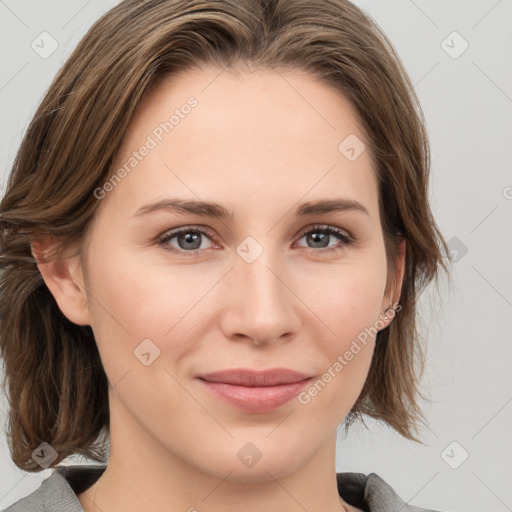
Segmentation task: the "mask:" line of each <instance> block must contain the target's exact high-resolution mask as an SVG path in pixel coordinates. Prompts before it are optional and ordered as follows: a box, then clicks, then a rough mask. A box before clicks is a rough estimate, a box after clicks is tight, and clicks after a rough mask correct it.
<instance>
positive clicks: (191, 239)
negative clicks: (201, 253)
mask: <svg viewBox="0 0 512 512" xmlns="http://www.w3.org/2000/svg"><path fill="white" fill-rule="evenodd" d="M200 236H201V235H200V233H194V234H192V233H191V232H188V233H185V234H182V235H181V236H180V237H178V240H179V241H182V240H185V244H190V243H191V244H192V247H190V245H186V246H185V247H183V246H182V244H181V243H180V244H179V245H180V247H181V248H182V249H199V247H200V246H201V240H200Z"/></svg>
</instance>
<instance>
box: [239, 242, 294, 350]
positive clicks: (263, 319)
mask: <svg viewBox="0 0 512 512" xmlns="http://www.w3.org/2000/svg"><path fill="white" fill-rule="evenodd" d="M248 238H250V237H248ZM237 253H238V254H237V256H236V259H235V264H234V267H235V268H234V275H233V279H234V283H232V285H233V287H234V288H233V290H232V293H233V298H234V302H232V308H233V311H234V313H233V311H232V314H233V315H234V316H232V317H231V318H236V320H235V321H234V323H233V324H232V325H231V327H230V329H232V330H233V329H234V330H236V331H237V334H245V335H246V336H249V337H251V338H253V339H255V340H258V341H271V340H272V339H276V338H278V337H280V336H281V335H283V334H285V333H286V332H289V331H291V330H293V329H294V322H293V318H294V315H293V304H292V303H291V301H293V294H292V293H291V292H290V291H289V290H288V289H287V287H286V285H285V284H284V282H286V277H285V276H284V275H282V274H283V270H282V269H283V268H284V267H283V265H282V259H281V258H280V257H279V254H278V253H277V252H276V251H274V250H272V249H270V248H269V247H267V248H265V247H263V243H261V242H257V241H256V240H255V239H252V240H251V239H249V240H247V239H246V240H245V241H244V242H242V243H241V244H240V245H239V246H238V247H237ZM283 281H284V282H283Z"/></svg>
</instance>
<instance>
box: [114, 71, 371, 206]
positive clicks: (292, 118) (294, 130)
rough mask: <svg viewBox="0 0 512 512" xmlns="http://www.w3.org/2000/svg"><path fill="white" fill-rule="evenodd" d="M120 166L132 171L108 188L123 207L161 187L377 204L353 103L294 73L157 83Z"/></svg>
mask: <svg viewBox="0 0 512 512" xmlns="http://www.w3.org/2000/svg"><path fill="white" fill-rule="evenodd" d="M192 105H193V106H192ZM345 141H348V142H345ZM347 145H348V146H351V147H352V148H353V149H355V151H356V152H357V153H359V152H360V154H356V156H357V158H355V159H354V158H353V156H354V155H353V153H354V152H352V153H347V152H346V149H347V147H348V146H347ZM144 146H146V147H148V148H149V150H144V151H143V153H144V156H142V157H141V156H140V155H137V156H134V154H135V153H141V151H139V150H141V149H143V147H144ZM365 146H366V149H365V150H363V148H365ZM348 149H351V148H350V147H349V148H348ZM130 159H131V162H130ZM134 159H137V161H136V162H135V161H134ZM127 163H128V165H127ZM130 163H131V164H135V165H133V167H132V166H131V165H130ZM121 166H124V167H125V168H126V169H128V168H130V169H129V172H127V173H124V174H125V175H126V177H124V178H123V179H122V181H121V183H119V184H118V185H116V187H115V190H114V192H111V193H109V194H107V199H108V201H115V202H118V207H119V208H123V207H125V208H128V207H130V208H132V209H133V208H135V207H136V206H137V205H140V203H141V202H142V201H143V200H149V199H153V198H157V197H159V196H160V195H162V194H163V193H165V192H166V191H169V192H171V191H172V192H173V195H174V196H176V195H180V194H181V195H183V196H186V197H192V196H196V198H198V197H200V198H203V199H210V198H211V199H214V200H215V201H217V202H224V203H227V204H226V206H228V207H229V206H230V205H234V202H236V200H239V204H248V203H247V201H249V203H250V202H251V201H252V202H254V201H255V198H256V197H257V198H259V200H260V201H261V200H262V199H266V200H268V201H270V200H274V201H277V202H279V201H281V200H282V198H283V197H284V196H286V197H287V198H289V200H290V201H292V200H293V199H295V201H298V200H299V199H300V198H301V197H303V196H305V195H308V197H307V199H315V198H316V196H317V195H318V196H322V197H325V195H326V194H327V195H329V194H330V195H333V193H336V192H338V193H339V194H338V195H340V194H341V195H348V196H353V197H355V196H357V198H358V199H360V200H361V201H365V202H366V203H368V204H369V206H368V208H369V209H371V208H372V204H373V206H375V205H376V204H377V197H376V182H375V176H374V171H373V160H372V158H371V155H370V153H369V150H368V143H367V141H366V138H365V135H364V132H363V130H362V128H361V126H360V120H359V118H358V116H357V113H356V111H355V108H354V107H353V106H352V104H351V103H350V102H349V101H348V99H346V98H345V97H344V96H343V95H342V94H341V93H340V92H339V91H337V90H335V89H334V88H332V87H331V86H329V85H327V84H325V83H323V82H320V81H319V80H318V79H317V78H315V77H313V76H312V75H309V74H308V73H305V72H304V71H300V70H286V71H279V72H278V71H274V70H269V69H256V70H250V69H247V68H238V69H236V70H225V69H222V68H217V67H203V68H194V69H190V70H187V71H185V72H181V73H179V74H177V75H172V76H168V77H166V78H164V79H162V80H161V81H160V82H158V83H157V84H156V85H155V86H154V87H153V88H152V90H151V91H149V93H148V94H147V95H146V96H145V98H144V99H143V101H142V102H141V104H140V105H139V108H138V110H137V112H136V115H135V116H134V117H133V119H132V121H131V123H130V125H129V127H128V130H127V133H126V136H125V138H124V141H123V144H122V146H121V148H120V150H119V152H118V154H117V158H116V162H115V165H114V172H115V170H116V169H119V168H121ZM121 192H122V194H121ZM121 195H122V197H121ZM210 196H215V197H210ZM235 196H236V197H235ZM120 201H122V204H121V203H120Z"/></svg>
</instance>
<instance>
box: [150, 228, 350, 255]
mask: <svg viewBox="0 0 512 512" xmlns="http://www.w3.org/2000/svg"><path fill="white" fill-rule="evenodd" d="M319 232H321V233H323V234H329V235H334V236H336V237H337V238H338V239H339V240H340V241H341V242H342V245H341V246H340V245H335V246H332V247H325V248H323V249H314V248H309V252H310V253H311V254H319V253H326V252H328V253H331V252H338V251H341V250H343V249H344V248H345V247H346V246H349V245H352V244H353V243H354V242H355V241H356V239H355V237H354V236H353V235H352V234H350V233H349V232H348V231H346V230H342V229H339V228H335V227H333V226H329V225H325V224H323V225H322V224H316V225H314V226H312V227H308V228H305V229H304V230H303V231H302V232H301V234H300V236H299V239H300V238H303V237H304V236H305V235H308V234H310V233H319ZM181 233H200V234H201V235H205V236H207V237H208V238H210V239H211V240H212V241H213V242H215V243H218V241H217V239H216V237H215V236H213V235H212V234H211V233H210V232H209V231H207V230H205V229H204V228H199V227H194V226H185V227H182V228H176V229H174V230H173V231H171V232H168V233H167V234H165V235H164V236H162V237H161V238H159V239H158V243H159V245H161V246H162V248H163V249H164V250H165V251H168V252H171V253H173V254H179V255H184V256H187V257H194V256H197V255H198V253H199V252H201V251H202V250H208V249H195V250H193V251H183V250H181V249H176V248H175V247H172V248H171V246H169V245H168V243H167V242H169V241H170V240H171V239H173V238H175V237H176V236H178V235H180V234H181ZM306 249H307V247H306Z"/></svg>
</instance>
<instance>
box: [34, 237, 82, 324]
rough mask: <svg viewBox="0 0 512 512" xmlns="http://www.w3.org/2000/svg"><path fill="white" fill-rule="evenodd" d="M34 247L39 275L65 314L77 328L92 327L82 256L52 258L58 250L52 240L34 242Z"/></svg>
mask: <svg viewBox="0 0 512 512" xmlns="http://www.w3.org/2000/svg"><path fill="white" fill-rule="evenodd" d="M30 246H31V252H32V255H33V256H34V258H35V260H36V262H37V267H38V269H39V272H40V273H41V276H42V277H43V279H44V282H45V284H46V286H47V287H48V289H49V290H50V292H51V294H52V295H53V297H54V298H55V301H56V302H57V304H58V306H59V308H60V310H61V311H62V313H63V314H64V315H65V316H66V318H68V320H70V321H71V322H73V323H75V324H78V325H90V324H91V323H90V312H89V306H88V301H87V291H86V289H85V285H84V281H83V271H82V265H81V261H80V256H79V255H74V256H71V257H61V256H59V255H51V254H50V251H51V250H52V249H53V248H54V247H55V244H54V243H53V242H52V241H51V240H48V241H43V242H41V241H39V242H32V243H31V244H30Z"/></svg>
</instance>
